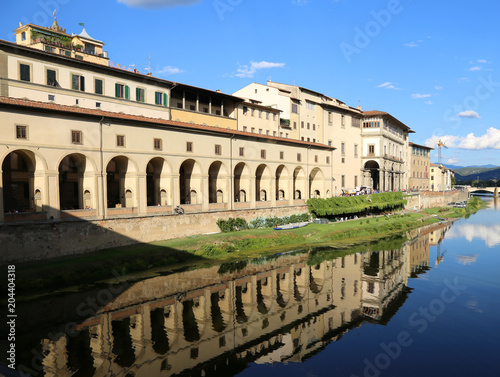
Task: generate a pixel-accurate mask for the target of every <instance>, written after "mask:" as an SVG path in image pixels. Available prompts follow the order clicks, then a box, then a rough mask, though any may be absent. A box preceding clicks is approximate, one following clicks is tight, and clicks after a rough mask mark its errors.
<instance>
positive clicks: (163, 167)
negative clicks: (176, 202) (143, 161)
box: [146, 157, 171, 206]
mask: <svg viewBox="0 0 500 377" xmlns="http://www.w3.org/2000/svg"><path fill="white" fill-rule="evenodd" d="M170 180H171V170H170V167H169V165H168V164H167V161H166V160H165V159H164V158H161V157H155V158H152V159H151V160H150V161H149V162H148V165H147V167H146V186H147V187H146V192H147V205H148V206H157V205H161V206H166V205H169V204H170V203H171V198H170V196H169V194H170V191H171V190H170V186H171V185H170Z"/></svg>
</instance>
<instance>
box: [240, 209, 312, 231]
mask: <svg viewBox="0 0 500 377" xmlns="http://www.w3.org/2000/svg"><path fill="white" fill-rule="evenodd" d="M305 221H309V214H308V213H301V214H300V215H291V216H285V217H274V216H273V217H266V218H262V217H257V218H256V219H255V220H252V221H250V227H251V228H253V229H261V228H275V227H277V226H280V225H286V224H292V223H300V222H305Z"/></svg>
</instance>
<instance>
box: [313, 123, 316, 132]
mask: <svg viewBox="0 0 500 377" xmlns="http://www.w3.org/2000/svg"><path fill="white" fill-rule="evenodd" d="M313 131H316V125H315V124H314V123H313Z"/></svg>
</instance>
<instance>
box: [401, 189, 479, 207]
mask: <svg viewBox="0 0 500 377" xmlns="http://www.w3.org/2000/svg"><path fill="white" fill-rule="evenodd" d="M468 198H469V194H468V192H467V191H461V190H455V191H444V192H443V191H437V192H434V191H425V192H420V193H417V194H412V195H410V196H409V197H407V198H405V199H406V200H407V202H408V203H407V204H406V209H414V210H423V209H426V208H433V207H445V206H446V205H447V204H448V203H451V202H462V201H464V200H467V199H468Z"/></svg>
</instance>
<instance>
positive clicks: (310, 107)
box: [306, 101, 314, 110]
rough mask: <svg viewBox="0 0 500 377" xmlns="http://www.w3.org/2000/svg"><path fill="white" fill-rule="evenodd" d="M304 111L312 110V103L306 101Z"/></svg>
mask: <svg viewBox="0 0 500 377" xmlns="http://www.w3.org/2000/svg"><path fill="white" fill-rule="evenodd" d="M306 109H309V110H314V103H313V102H309V101H306Z"/></svg>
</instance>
